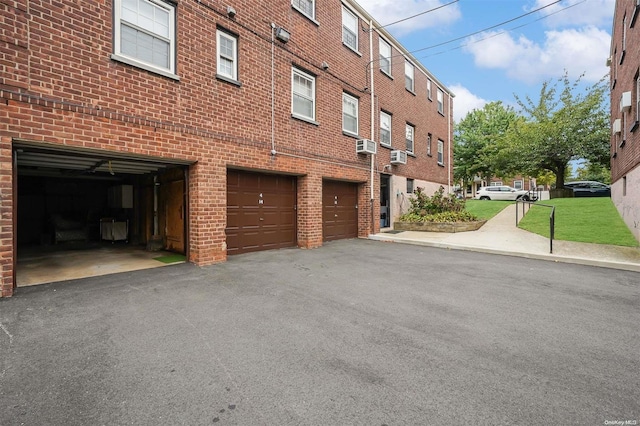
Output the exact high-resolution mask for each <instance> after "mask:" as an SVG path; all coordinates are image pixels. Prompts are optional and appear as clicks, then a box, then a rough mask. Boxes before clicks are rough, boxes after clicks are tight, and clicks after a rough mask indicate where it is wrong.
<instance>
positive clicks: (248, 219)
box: [226, 170, 297, 255]
mask: <svg viewBox="0 0 640 426" xmlns="http://www.w3.org/2000/svg"><path fill="white" fill-rule="evenodd" d="M226 234H227V254H230V255H232V254H240V253H247V252H251V251H259V250H269V249H277V248H284V247H292V246H295V245H296V243H297V238H296V235H297V232H296V179H295V178H294V177H291V176H279V175H268V174H260V173H250V172H241V171H236V170H229V171H228V172H227V228H226Z"/></svg>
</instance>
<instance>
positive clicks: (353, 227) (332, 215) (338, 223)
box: [322, 180, 358, 241]
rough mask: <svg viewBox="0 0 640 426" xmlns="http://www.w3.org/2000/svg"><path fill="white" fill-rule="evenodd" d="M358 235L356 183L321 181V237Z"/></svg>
mask: <svg viewBox="0 0 640 426" xmlns="http://www.w3.org/2000/svg"><path fill="white" fill-rule="evenodd" d="M357 237H358V184H357V183H350V182H338V181H333V180H325V181H324V182H323V183H322V239H323V240H324V241H333V240H340V239H343V238H357Z"/></svg>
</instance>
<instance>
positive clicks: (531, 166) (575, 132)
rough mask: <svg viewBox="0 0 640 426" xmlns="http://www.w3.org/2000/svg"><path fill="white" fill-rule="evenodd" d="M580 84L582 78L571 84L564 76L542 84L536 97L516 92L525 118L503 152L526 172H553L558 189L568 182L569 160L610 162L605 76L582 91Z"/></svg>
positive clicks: (603, 163)
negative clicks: (536, 98)
mask: <svg viewBox="0 0 640 426" xmlns="http://www.w3.org/2000/svg"><path fill="white" fill-rule="evenodd" d="M559 85H560V87H558V86H559ZM579 85H580V78H578V80H577V81H575V82H573V83H571V82H570V81H569V79H568V78H567V75H566V74H565V76H564V77H563V78H561V79H559V80H558V81H557V83H556V84H552V83H551V82H549V81H546V82H545V83H543V85H542V88H541V90H540V98H539V99H538V100H537V101H533V100H532V99H531V98H529V97H526V98H525V99H524V100H522V99H520V98H519V97H517V96H516V101H517V103H518V105H519V106H520V108H521V109H522V112H523V114H524V120H522V121H519V122H518V123H517V126H514V128H513V131H511V132H510V133H509V135H508V140H509V141H508V143H506V144H505V145H504V147H505V150H504V151H503V154H506V155H507V157H509V158H511V159H512V160H513V162H514V163H515V164H517V165H518V167H521V168H522V171H523V172H526V173H527V174H529V175H532V176H535V175H538V174H540V173H541V172H543V171H544V170H548V171H551V172H553V173H554V174H555V176H556V187H557V188H562V187H563V186H564V180H565V176H566V173H567V169H568V167H569V161H571V160H577V159H580V158H583V159H586V160H588V161H590V162H591V163H593V164H599V165H602V166H605V167H606V166H607V164H608V163H609V112H608V104H607V102H606V96H605V95H606V94H607V93H608V92H607V86H606V85H605V82H604V80H601V81H600V82H598V83H596V84H594V85H592V86H589V87H587V88H586V89H584V92H581V91H579V89H578V87H579ZM559 89H560V90H559Z"/></svg>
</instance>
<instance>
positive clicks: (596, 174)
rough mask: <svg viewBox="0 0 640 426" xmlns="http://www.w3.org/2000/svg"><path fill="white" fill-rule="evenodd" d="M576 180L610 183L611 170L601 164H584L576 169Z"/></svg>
mask: <svg viewBox="0 0 640 426" xmlns="http://www.w3.org/2000/svg"><path fill="white" fill-rule="evenodd" d="M576 180H594V181H597V182H602V183H611V170H609V168H608V167H605V166H603V165H602V164H597V163H592V162H591V161H587V162H585V163H584V164H583V165H582V166H581V167H578V170H577V173H576Z"/></svg>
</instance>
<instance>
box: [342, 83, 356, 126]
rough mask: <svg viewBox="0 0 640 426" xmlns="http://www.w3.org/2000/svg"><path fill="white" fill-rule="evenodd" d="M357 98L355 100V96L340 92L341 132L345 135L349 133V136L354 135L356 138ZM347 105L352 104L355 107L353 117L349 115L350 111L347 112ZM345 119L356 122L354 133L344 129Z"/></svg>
mask: <svg viewBox="0 0 640 426" xmlns="http://www.w3.org/2000/svg"><path fill="white" fill-rule="evenodd" d="M358 102H359V101H358V98H356V97H355V96H351V95H350V94H348V93H345V92H342V131H343V132H345V133H349V134H350V135H354V136H357V135H358V126H359V123H358V109H359V107H358ZM349 103H351V104H353V105H354V106H355V115H353V114H352V113H351V111H349V108H348V105H349ZM346 118H351V119H355V122H356V128H355V131H354V130H353V129H347V128H346V122H347V120H345V119H346Z"/></svg>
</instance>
